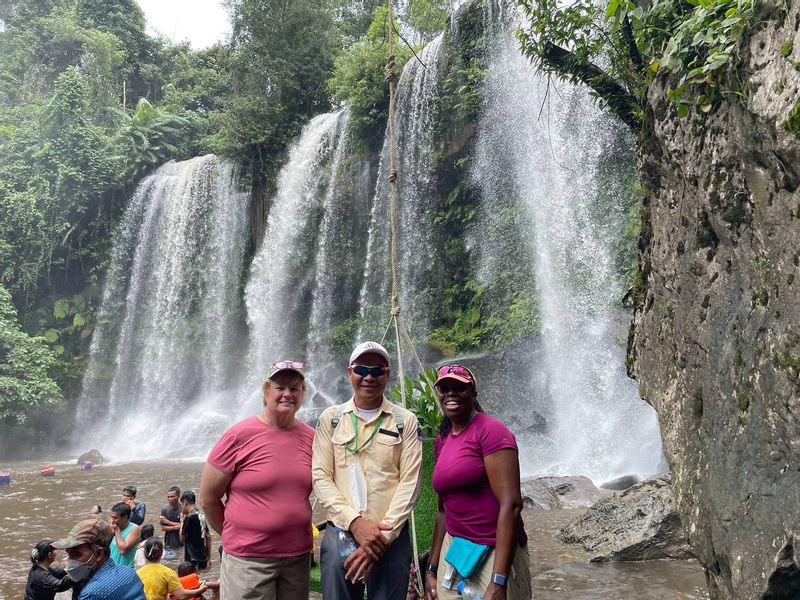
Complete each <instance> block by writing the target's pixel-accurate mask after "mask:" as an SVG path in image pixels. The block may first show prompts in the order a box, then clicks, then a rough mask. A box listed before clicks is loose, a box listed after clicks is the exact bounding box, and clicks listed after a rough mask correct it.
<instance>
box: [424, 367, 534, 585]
mask: <svg viewBox="0 0 800 600" xmlns="http://www.w3.org/2000/svg"><path fill="white" fill-rule="evenodd" d="M437 375H438V378H437V379H436V383H435V387H436V392H437V394H438V397H439V403H440V404H441V406H442V412H443V413H444V418H443V419H442V427H441V430H440V433H439V436H438V437H437V438H436V442H435V456H436V465H435V466H434V469H433V489H434V490H436V492H437V493H438V494H439V512H438V513H437V515H436V522H435V525H434V529H433V540H432V541H431V551H430V555H429V558H428V570H427V573H426V577H425V582H426V583H425V588H426V589H425V598H426V600H436V599H437V598H441V599H444V598H453V599H455V598H458V594H457V592H456V583H457V577H453V580H452V587H451V589H447V588H446V587H444V585H443V580H444V579H445V575H446V571H447V569H448V566H447V564H446V562H445V557H446V556H447V551H448V549H449V548H450V545H451V544H452V542H453V539H454V538H464V539H466V540H469V541H470V542H473V543H474V544H480V545H485V546H489V548H490V551H489V552H488V554H487V556H486V558H485V560H484V561H483V563H482V564H481V566H480V567H479V568H478V569H477V570H476V572H475V573H474V574H471V575H470V576H469V577H468V578H467V579H466V584H468V585H469V586H470V587H472V588H473V589H475V590H477V591H478V592H479V593H480V594H482V595H483V598H484V600H490V599H491V600H505V599H506V598H509V599H510V600H528V599H530V597H531V573H530V555H529V554H528V539H527V536H526V535H525V529H524V528H523V525H522V518H521V516H520V514H521V512H522V495H521V494H520V485H519V455H518V451H517V441H516V439H515V438H514V434H513V433H511V431H510V430H509V429H508V427H506V426H505V425H504V424H503V423H502V422H500V421H498V420H497V419H494V418H492V417H490V416H488V415H486V414H485V413H484V412H483V411H482V410H481V407H480V404H478V393H477V384H476V381H475V375H474V374H473V373H472V371H470V370H469V369H467V368H466V367H463V366H461V365H445V366H444V367H441V368H440V369H439V371H438V373H437Z"/></svg>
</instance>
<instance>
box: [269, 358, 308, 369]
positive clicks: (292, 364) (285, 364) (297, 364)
mask: <svg viewBox="0 0 800 600" xmlns="http://www.w3.org/2000/svg"><path fill="white" fill-rule="evenodd" d="M305 367H306V363H304V362H303V361H300V360H276V361H275V362H274V363H272V370H273V371H278V370H280V369H298V370H300V371H302V370H303V369H305Z"/></svg>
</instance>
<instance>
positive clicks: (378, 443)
mask: <svg viewBox="0 0 800 600" xmlns="http://www.w3.org/2000/svg"><path fill="white" fill-rule="evenodd" d="M386 431H387V432H388V433H384V432H383V431H379V432H378V434H377V435H376V436H375V440H374V442H375V446H374V448H373V449H374V451H375V454H376V458H377V460H378V461H379V462H380V464H383V465H398V464H400V441H401V440H400V434H399V433H398V432H396V431H391V430H386Z"/></svg>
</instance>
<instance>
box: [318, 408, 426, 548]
mask: <svg viewBox="0 0 800 600" xmlns="http://www.w3.org/2000/svg"><path fill="white" fill-rule="evenodd" d="M399 410H402V411H404V416H403V434H402V438H401V436H400V435H398V431H397V423H396V421H395V414H396V411H399ZM354 411H355V414H356V417H357V419H356V422H357V427H358V443H359V445H361V444H363V443H364V441H366V440H367V439H369V437H370V436H371V435H372V432H373V431H375V427H376V426H377V425H378V420H379V419H380V415H381V414H383V415H384V417H383V421H382V422H381V424H380V429H381V430H383V431H378V433H376V434H375V437H374V438H372V441H371V442H370V443H369V444H368V445H367V446H366V447H365V448H364V449H363V450H361V451H359V452H358V459H359V460H360V462H361V466H362V468H363V470H364V477H365V479H366V480H367V509H366V511H365V512H364V514H359V513H358V511H356V509H355V508H353V504H352V502H351V498H350V480H349V478H348V471H347V469H348V466H349V465H350V463H351V461H352V460H353V453H352V452H351V451H350V450H348V449H347V448H346V446H350V447H351V448H352V447H353V442H354V441H355V430H354V429H353V421H352V417H351V414H352V413H353V412H354ZM335 415H336V407H335V406H331V407H330V408H327V409H326V410H325V412H323V413H322V415H321V416H320V418H319V423H318V424H317V433H316V435H315V436H314V453H313V456H312V460H311V475H312V477H313V480H314V493H315V494H316V496H317V498H318V499H319V501H320V502H321V503H322V505H323V506H324V507H325V508H326V509H327V511H328V519H329V520H330V521H332V522H333V524H334V525H336V526H337V527H340V528H341V529H349V528H350V523H352V522H353V521H354V520H355V519H356V518H357V517H361V516H363V517H365V518H367V519H369V520H371V521H376V522H378V523H384V524H386V525H391V526H392V530H391V531H384V532H383V533H384V535H386V537H387V538H388V539H389V541H394V540H395V539H396V538H397V536H398V535H399V534H400V530H401V529H402V528H403V526H404V525H405V524H406V521H407V520H408V518H409V516H410V515H411V510H412V509H413V508H414V503H415V502H416V501H417V496H419V483H420V476H421V474H422V441H421V440H420V437H419V425H418V421H417V417H416V416H415V415H414V413H412V412H411V411H409V410H406V409H404V408H402V407H400V406H396V405H394V404H392V403H391V402H389V401H388V400H387V399H386V398H385V397H384V399H383V403H382V404H381V406H380V410H379V411H378V413H376V415H375V416H374V417H373V418H372V419H370V420H369V421H365V420H364V419H363V418H362V417H361V416H360V415H358V411H356V410H355V403H354V401H353V398H350V400H348V401H347V402H345V403H344V404H343V405H342V415H341V417H340V418H339V424H338V425H337V426H336V429H335V430H333V431H331V420H332V419H333V417H334V416H335ZM384 432H390V433H384ZM392 434H394V435H392Z"/></svg>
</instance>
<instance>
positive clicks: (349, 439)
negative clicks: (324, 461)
mask: <svg viewBox="0 0 800 600" xmlns="http://www.w3.org/2000/svg"><path fill="white" fill-rule="evenodd" d="M354 440H355V433H354V432H353V431H349V432H348V431H345V430H343V429H342V428H341V424H340V425H339V427H337V428H336V431H335V432H334V434H333V437H331V442H332V443H333V458H334V461H335V463H336V466H337V467H338V468H344V467H346V466H347V455H348V454H349V453H350V450H348V449H347V448H348V447H349V448H352V447H353V442H354Z"/></svg>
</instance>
